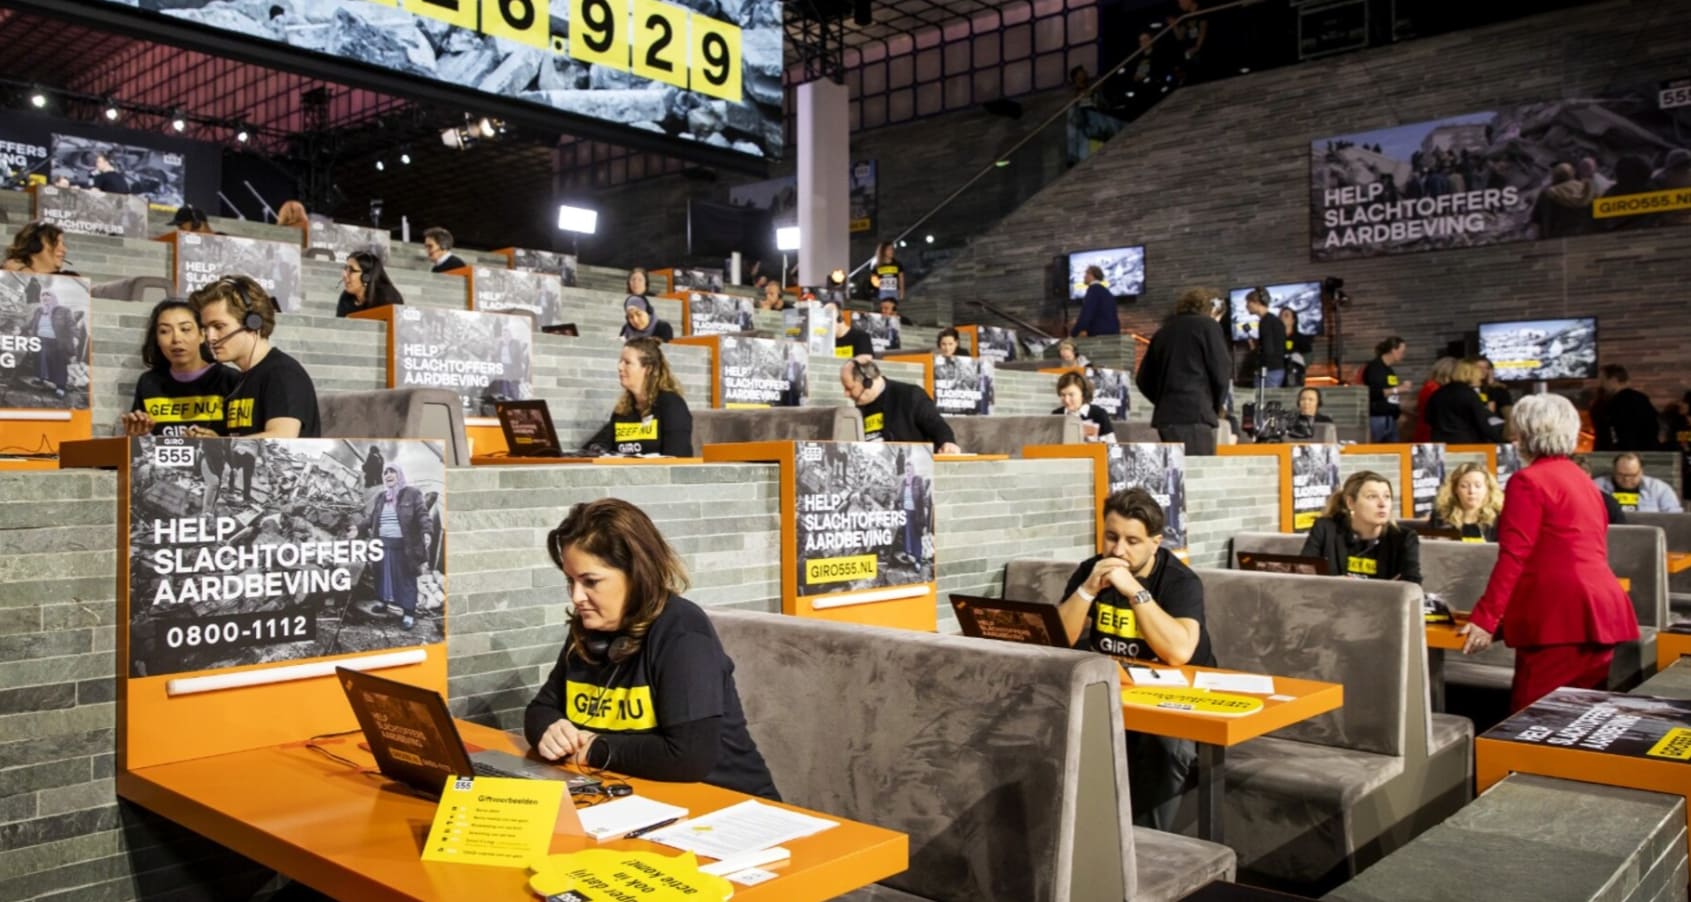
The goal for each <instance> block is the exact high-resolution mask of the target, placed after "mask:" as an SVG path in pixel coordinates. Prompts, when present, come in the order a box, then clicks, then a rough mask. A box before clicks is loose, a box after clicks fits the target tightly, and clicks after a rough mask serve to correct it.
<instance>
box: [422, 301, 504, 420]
mask: <svg viewBox="0 0 1691 902" xmlns="http://www.w3.org/2000/svg"><path fill="white" fill-rule="evenodd" d="M396 315H397V317H398V320H397V322H396V324H395V327H394V361H393V367H392V372H393V383H394V384H393V385H392V386H391V387H393V388H399V387H401V386H407V385H419V386H423V387H425V388H444V389H447V390H449V391H453V392H456V393H457V394H458V397H459V398H460V399H462V400H463V403H464V415H465V416H472V417H474V416H482V417H491V416H494V415H495V411H494V406H493V405H494V404H495V403H496V402H499V401H526V400H528V399H529V398H532V397H534V391H533V388H532V387H531V386H530V382H529V378H530V377H529V373H530V372H531V366H530V360H531V356H530V354H531V351H532V348H533V342H534V331H533V329H531V328H530V327H529V321H528V317H525V316H507V315H505V314H503V313H487V312H484V311H479V310H450V309H442V308H431V307H411V306H406V307H403V308H400V309H398V310H397V311H396Z"/></svg>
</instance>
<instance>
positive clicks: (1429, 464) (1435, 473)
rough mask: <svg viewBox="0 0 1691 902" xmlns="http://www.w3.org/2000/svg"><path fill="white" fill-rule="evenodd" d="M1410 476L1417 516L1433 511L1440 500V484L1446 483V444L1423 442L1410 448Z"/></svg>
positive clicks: (1430, 513) (1425, 515) (1428, 514)
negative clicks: (1435, 503) (1434, 505)
mask: <svg viewBox="0 0 1691 902" xmlns="http://www.w3.org/2000/svg"><path fill="white" fill-rule="evenodd" d="M1409 477H1410V481H1411V483H1412V486H1411V491H1412V492H1414V496H1413V497H1414V499H1415V516H1416V517H1427V516H1431V515H1432V513H1433V502H1434V501H1436V500H1438V496H1439V486H1442V485H1444V445H1440V444H1421V445H1412V446H1410V448H1409Z"/></svg>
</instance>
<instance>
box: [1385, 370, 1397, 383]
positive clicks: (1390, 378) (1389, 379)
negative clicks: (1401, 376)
mask: <svg viewBox="0 0 1691 902" xmlns="http://www.w3.org/2000/svg"><path fill="white" fill-rule="evenodd" d="M1386 384H1387V385H1396V384H1397V375H1396V374H1395V373H1394V374H1392V375H1390V376H1387V377H1386Z"/></svg>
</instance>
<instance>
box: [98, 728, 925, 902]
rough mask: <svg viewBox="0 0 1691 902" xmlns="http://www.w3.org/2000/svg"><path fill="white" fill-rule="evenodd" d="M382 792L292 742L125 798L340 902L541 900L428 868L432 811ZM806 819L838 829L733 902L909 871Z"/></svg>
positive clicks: (496, 872)
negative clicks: (425, 853) (342, 901)
mask: <svg viewBox="0 0 1691 902" xmlns="http://www.w3.org/2000/svg"><path fill="white" fill-rule="evenodd" d="M458 728H459V730H460V731H462V733H463V734H464V737H465V739H466V741H467V742H469V743H471V744H472V745H475V746H477V747H482V748H497V749H504V750H509V751H513V752H518V753H520V752H521V751H522V750H523V746H522V744H521V743H520V741H519V740H518V739H517V738H516V737H514V736H511V735H509V734H506V733H502V732H500V731H498V730H494V729H491V728H489V727H484V726H480V725H478V724H471V723H466V722H462V721H460V722H459V724H458ZM329 742H333V740H330V741H329ZM358 742H359V737H356V736H353V737H347V738H345V739H342V740H339V743H338V744H336V745H334V746H333V751H335V752H336V753H337V754H340V755H343V756H349V757H352V758H353V759H354V760H358V761H360V762H361V763H362V762H370V763H371V764H372V766H373V759H371V758H370V756H369V753H368V752H365V751H363V750H361V749H360V748H359V745H358ZM629 782H630V783H631V784H632V785H633V786H634V787H635V790H636V792H638V793H639V794H641V795H645V796H648V797H650V798H654V799H657V800H660V801H666V802H669V803H671V804H678V805H683V806H685V807H686V808H687V809H688V810H689V812H690V813H692V814H694V815H699V814H704V813H707V812H709V811H714V810H717V809H720V808H723V807H726V806H728V805H732V804H734V803H736V802H739V801H742V800H744V799H745V798H747V796H745V795H743V794H741V793H737V792H733V791H731V790H726V789H721V788H718V787H714V786H706V785H704V784H698V783H658V782H653V781H644V780H630V781H629ZM385 783H386V781H385V779H383V778H380V777H368V776H364V775H362V774H360V773H358V772H355V771H353V770H351V769H350V768H347V767H344V766H342V765H340V764H336V763H335V762H332V761H330V760H329V759H328V758H326V757H323V756H320V755H318V754H317V753H316V752H313V751H311V750H310V749H307V748H305V746H304V744H303V743H297V742H296V743H288V744H285V745H280V746H270V747H266V748H258V749H252V750H248V751H244V752H233V753H228V754H224V755H217V756H213V757H210V758H200V759H193V760H187V761H179V762H175V763H171V764H160V765H155V766H152V767H147V768H142V769H139V770H135V771H124V772H121V773H119V774H118V776H117V789H118V794H119V795H121V796H122V797H124V798H126V799H128V800H130V801H132V802H134V803H136V804H138V805H141V806H142V807H144V808H147V809H149V810H151V811H153V812H156V813H157V814H160V815H162V816H164V817H166V818H169V819H170V820H173V821H175V822H177V823H178V824H181V825H182V826H184V827H187V828H189V829H191V830H194V831H195V832H197V833H199V834H201V835H202V836H205V837H207V838H209V839H212V840H214V841H216V842H218V843H220V844H222V845H224V846H226V847H228V848H230V849H232V850H234V851H236V852H238V853H240V854H242V855H245V856H247V857H248V858H251V859H253V860H254V861H257V862H259V863H260V864H263V865H265V866H267V867H271V868H274V869H276V870H278V871H280V872H282V873H284V874H286V875H288V876H290V877H292V878H294V879H295V880H298V881H300V882H301V883H304V884H306V885H308V886H310V887H312V888H314V889H316V890H318V891H320V892H324V893H328V894H329V895H332V896H334V897H336V898H356V899H359V900H361V902H363V900H379V902H387V900H396V902H399V900H403V902H420V900H432V899H443V900H458V899H470V898H475V899H487V900H499V899H507V900H512V902H517V900H524V902H526V900H532V899H535V898H537V897H536V896H535V895H534V894H533V893H531V892H530V891H529V890H528V889H527V877H528V872H527V871H526V870H525V869H522V868H498V867H486V866H479V865H463V864H439V863H434V862H425V861H422V860H421V847H422V843H423V841H424V839H425V838H426V836H427V834H428V830H429V826H430V824H431V822H432V821H433V819H434V810H435V803H434V802H432V801H429V800H426V799H422V798H419V797H416V796H413V795H411V794H409V793H406V792H401V791H397V790H394V789H392V788H389V787H387V786H386V785H385ZM771 804H775V803H771ZM784 807H788V808H793V809H794V810H797V811H805V809H802V808H797V807H796V806H791V805H787V806H784ZM806 813H811V814H819V815H821V816H824V817H827V818H829V819H830V820H834V821H837V822H838V823H839V826H836V827H833V828H831V829H828V830H825V831H823V832H822V833H819V834H816V835H814V836H809V837H805V838H803V839H798V840H794V841H792V842H788V843H783V846H784V847H785V848H787V849H788V850H790V851H791V852H792V858H791V859H790V860H788V861H786V862H784V863H780V864H776V865H770V866H768V870H772V871H775V872H776V873H777V874H779V875H780V876H779V877H778V878H777V879H775V880H771V881H768V882H767V883H763V884H759V885H757V886H752V887H744V886H736V887H735V888H734V899H735V900H736V902H759V900H762V902H776V900H780V902H789V900H806V899H815V900H822V899H830V898H833V897H835V896H838V895H841V894H844V893H847V892H850V891H852V890H854V889H858V888H860V887H863V886H867V885H869V884H871V883H874V882H876V881H879V880H883V879H885V878H887V877H890V876H893V875H895V874H898V873H901V872H903V871H904V870H905V869H906V868H907V867H908V866H909V838H908V837H907V836H905V835H904V834H902V833H898V832H895V831H892V830H887V829H884V828H881V827H875V826H872V825H869V824H864V823H860V822H857V821H851V820H847V819H844V818H839V817H835V816H833V815H829V814H827V813H825V812H806ZM588 848H618V849H631V850H632V849H646V850H651V851H656V852H659V853H660V854H679V853H677V852H676V851H675V850H673V849H669V848H668V847H665V846H659V845H657V844H655V843H648V842H645V841H643V840H618V841H615V842H609V843H598V844H595V843H593V842H592V841H590V840H588V839H586V838H585V837H580V836H555V837H553V841H552V851H553V852H554V853H560V852H569V851H575V850H579V849H588Z"/></svg>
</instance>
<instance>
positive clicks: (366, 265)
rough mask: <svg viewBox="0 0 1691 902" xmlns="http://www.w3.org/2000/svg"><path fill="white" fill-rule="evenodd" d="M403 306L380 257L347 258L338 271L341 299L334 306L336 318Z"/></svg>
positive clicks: (359, 255) (359, 254) (358, 254)
mask: <svg viewBox="0 0 1691 902" xmlns="http://www.w3.org/2000/svg"><path fill="white" fill-rule="evenodd" d="M403 303H405V298H403V297H401V296H400V294H399V289H398V288H396V287H394V284H393V280H392V279H390V278H388V273H387V269H386V268H385V267H383V266H382V259H381V258H380V257H378V256H376V255H375V254H372V253H370V252H369V251H353V252H352V253H350V254H347V255H346V265H345V266H342V267H341V297H340V301H339V302H338V303H336V304H335V315H336V316H341V317H344V316H347V315H348V314H351V313H353V312H355V311H358V310H373V309H375V308H377V307H386V306H389V305H390V304H403Z"/></svg>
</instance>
